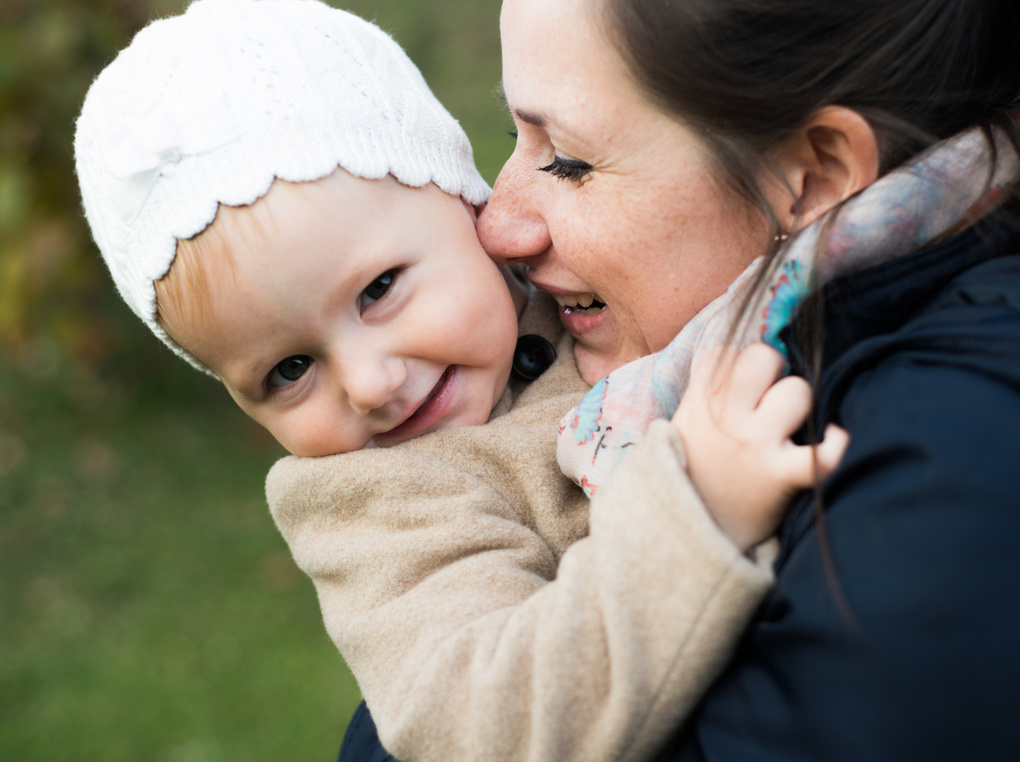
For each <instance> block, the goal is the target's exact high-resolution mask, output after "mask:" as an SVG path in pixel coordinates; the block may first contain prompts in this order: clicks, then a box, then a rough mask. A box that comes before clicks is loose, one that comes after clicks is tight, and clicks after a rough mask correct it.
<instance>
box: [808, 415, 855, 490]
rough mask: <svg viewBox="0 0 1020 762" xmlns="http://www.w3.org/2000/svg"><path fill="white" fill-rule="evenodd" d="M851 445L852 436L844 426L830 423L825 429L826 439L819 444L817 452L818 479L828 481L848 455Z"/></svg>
mask: <svg viewBox="0 0 1020 762" xmlns="http://www.w3.org/2000/svg"><path fill="white" fill-rule="evenodd" d="M849 444H850V434H849V433H847V430H846V429H844V428H843V427H842V426H837V425H836V424H834V423H830V424H829V425H828V426H826V427H825V438H824V439H822V441H821V442H820V443H819V444H818V447H817V448H816V452H817V455H818V478H819V479H820V480H821V479H826V478H828V476H829V474H831V473H832V472H833V471H835V470H836V467H837V466H839V464H840V461H842V460H843V455H844V454H845V453H846V448H847V445H849Z"/></svg>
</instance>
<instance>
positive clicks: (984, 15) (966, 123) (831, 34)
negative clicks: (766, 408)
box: [348, 0, 1020, 760]
mask: <svg viewBox="0 0 1020 762" xmlns="http://www.w3.org/2000/svg"><path fill="white" fill-rule="evenodd" d="M502 38H503V55H504V90H505V95H506V100H507V103H508V106H509V108H510V110H511V113H512V114H513V116H514V120H515V123H516V125H517V131H518V137H517V141H518V142H517V147H516V150H515V152H514V154H513V156H512V157H511V159H510V160H509V161H508V163H507V166H506V168H505V169H504V170H503V172H502V173H501V175H500V177H499V179H498V181H497V183H496V187H495V189H494V195H493V198H492V200H491V201H490V203H489V206H488V207H487V209H486V210H485V212H484V213H483V215H482V217H481V218H480V221H479V234H480V236H481V238H482V241H483V243H484V244H485V245H486V248H487V249H488V250H489V252H490V254H492V256H493V257H494V258H495V259H497V260H498V261H501V262H523V263H525V264H526V265H527V266H528V268H529V275H530V277H531V279H532V281H533V282H534V283H535V285H536V286H538V287H539V288H540V289H542V290H545V291H549V292H551V293H553V294H555V295H556V296H557V297H558V298H559V299H560V301H561V304H562V305H563V310H562V316H563V321H564V324H565V325H566V327H567V328H568V330H569V331H570V332H571V333H572V334H573V335H574V336H575V338H576V340H577V349H576V357H577V360H578V365H579V367H580V369H581V371H582V374H583V375H584V376H585V379H586V380H588V381H589V382H594V381H595V380H597V379H598V378H599V377H601V376H603V375H604V374H606V373H607V372H610V371H612V370H614V369H615V368H617V367H618V366H620V365H621V364H623V363H625V362H627V361H629V360H631V359H634V358H636V357H639V356H641V355H645V354H647V353H649V352H654V351H657V350H659V349H662V348H663V347H664V346H665V345H666V344H667V343H668V342H669V341H670V340H671V338H672V337H673V336H674V335H675V334H677V332H678V331H680V330H681V329H682V328H683V327H684V325H686V324H687V323H688V321H689V320H691V318H692V317H693V316H694V315H695V314H697V313H698V312H699V310H701V309H702V308H703V307H704V306H705V305H707V304H708V303H709V302H710V301H711V300H712V299H714V298H715V297H716V296H718V295H719V294H721V293H722V292H723V291H724V290H725V289H726V287H727V286H728V284H730V283H731V282H732V281H733V280H734V278H736V277H737V276H738V275H739V274H740V273H741V272H743V271H744V270H745V268H746V267H747V266H748V265H749V264H750V263H751V262H752V261H753V260H755V258H757V257H758V256H760V255H765V256H766V260H767V261H779V260H778V259H777V257H778V256H780V255H781V254H782V253H783V251H785V250H786V248H787V247H788V246H790V245H792V244H793V243H795V242H796V240H797V239H798V238H800V237H803V236H806V235H809V234H811V231H815V233H816V234H817V231H819V230H820V229H821V230H823V231H835V232H836V233H840V235H841V236H842V238H840V239H839V242H840V243H841V245H843V244H847V241H846V240H844V239H846V238H850V239H855V240H857V241H858V242H859V241H860V240H865V241H866V242H867V244H868V246H866V247H865V248H866V249H867V251H866V254H868V253H872V250H873V254H874V257H873V258H875V259H878V260H882V261H879V262H877V263H873V264H872V266H870V267H867V268H864V269H861V270H860V271H859V272H856V273H852V274H848V275H846V276H845V277H842V278H840V279H837V280H836V281H834V282H833V283H831V284H830V285H829V286H828V287H827V288H825V289H823V290H822V291H821V292H820V296H819V297H818V298H814V299H812V300H808V301H807V302H806V303H804V304H802V305H801V307H800V309H799V310H798V312H797V314H796V319H795V320H794V321H793V325H792V326H791V327H790V328H789V329H787V330H786V331H785V332H783V333H782V334H781V337H782V339H783V342H784V343H785V345H786V346H787V347H788V348H789V352H790V358H791V364H792V368H793V370H794V372H796V373H799V374H801V375H804V376H806V377H807V378H809V379H810V380H811V381H812V382H813V383H814V384H815V390H816V395H817V411H818V412H817V416H816V419H815V421H814V427H813V428H814V430H815V431H820V430H821V427H822V426H823V425H825V424H827V423H830V422H836V423H839V424H841V425H843V426H844V427H845V428H847V429H848V430H849V431H850V434H851V437H852V439H851V446H850V449H849V450H848V452H847V455H846V458H845V460H844V462H843V465H842V467H841V468H840V470H839V471H838V472H837V473H836V474H835V475H834V476H833V478H832V479H830V480H829V481H828V482H827V483H826V484H825V485H824V490H822V491H821V494H805V495H803V496H801V498H800V499H799V500H797V501H796V502H795V503H794V505H793V506H792V508H791V511H790V513H789V516H788V518H787V520H786V522H785V523H784V526H783V528H782V531H781V533H780V539H781V541H782V552H781V555H780V558H779V559H778V561H777V566H776V573H777V584H776V589H775V591H774V593H773V594H772V595H771V596H770V598H769V599H768V600H767V602H766V604H765V605H764V606H763V607H762V608H761V609H760V610H759V612H758V614H757V616H756V618H755V621H754V622H753V623H752V625H751V627H750V629H749V631H748V633H747V635H746V637H745V639H744V640H743V642H742V643H741V645H740V647H739V649H738V651H737V653H736V654H735V655H734V657H733V659H732V661H731V663H730V665H729V667H728V669H727V670H726V672H725V673H724V674H723V676H722V677H721V678H720V679H719V680H718V681H717V682H716V684H715V685H714V686H713V687H712V689H711V690H710V691H709V693H708V695H707V696H706V697H705V698H704V700H703V701H702V703H701V705H700V708H699V710H698V711H697V712H696V714H695V715H694V716H693V718H692V719H691V720H690V721H689V722H688V723H687V724H686V725H685V727H684V729H683V730H682V731H680V732H678V734H677V735H676V737H675V738H674V739H673V741H672V743H671V744H670V747H669V748H668V749H667V750H665V752H664V758H666V759H709V760H746V759H777V760H779V759H781V760H790V759H825V760H830V759H855V760H856V759H861V758H865V759H875V758H878V759H947V760H948V759H954V760H955V759H959V758H979V759H1006V758H1016V757H1017V756H1018V755H1020V734H1018V731H1016V730H1013V729H1012V728H1013V723H1012V717H1011V716H1010V715H1011V714H1012V713H1011V712H1010V709H1011V707H1012V701H1011V699H1012V694H1013V690H1014V689H1015V686H1016V685H1017V684H1020V659H1018V656H1017V655H1016V649H1015V647H1014V645H1013V644H1014V643H1015V642H1017V640H1018V637H1020V606H1017V603H1018V601H1017V594H1016V593H1015V592H1013V590H1012V580H1014V579H1017V578H1018V576H1020V555H1018V554H1017V553H1016V549H1015V541H1014V539H1013V538H1014V537H1016V536H1017V534H1018V530H1020V514H1018V512H1017V511H1016V510H1015V506H1016V504H1017V500H1016V497H1015V493H1014V490H1013V488H1012V480H1011V479H1010V478H1009V477H1010V476H1011V475H1012V474H1013V473H1015V472H1017V471H1018V470H1020V448H1017V447H1016V446H1015V444H1013V441H1012V436H1013V431H1014V430H1016V429H1017V428H1018V427H1020V315H1018V314H1017V312H1018V308H1020V257H1018V256H1016V254H1017V252H1020V237H1018V236H1017V234H1016V230H1017V223H1018V213H1017V206H1016V176H1015V170H1014V169H1011V167H1013V166H1015V165H1012V164H1010V163H1009V162H1010V160H1011V159H1012V157H1014V156H1015V154H1016V145H1017V144H1018V141H1017V135H1018V132H1017V128H1016V126H1015V125H1014V124H1013V122H1012V121H1010V119H1009V118H1008V116H1007V115H1008V113H1009V111H1010V109H1015V108H1016V106H1017V96H1018V95H1020V9H1017V8H1016V6H1015V4H1012V3H1010V2H1008V0H1004V1H1000V2H987V1H978V0H973V1H970V2H964V1H962V0H945V1H936V0H926V1H921V0H899V1H898V2H895V3H893V2H877V1H876V0H848V1H847V2H842V3H819V2H805V1H804V0H771V1H770V0H757V1H755V2H752V1H751V0H701V1H700V2H697V1H695V0H686V1H682V0H673V1H672V2H663V0H602V2H596V3H591V2H584V0H504V4H503V18H502ZM991 123H995V124H998V125H1000V126H999V128H998V132H997V133H996V134H997V135H998V142H997V143H996V146H997V148H998V151H997V154H996V152H992V156H991V157H990V159H989V163H990V165H991V166H993V167H1000V168H1005V170H1004V171H1005V172H1006V174H1007V175H1008V177H1007V181H1006V182H1005V183H1003V184H1001V187H998V188H997V190H998V191H999V193H998V196H997V197H996V196H995V194H991V195H990V194H985V193H975V194H973V197H972V198H968V199H967V203H966V204H965V208H966V210H967V211H968V214H967V215H966V216H961V215H950V217H951V219H941V220H938V222H937V224H936V225H935V229H937V230H938V234H937V235H935V236H923V237H921V238H919V239H917V240H914V239H907V238H906V236H905V234H904V232H903V231H904V230H907V229H909V230H912V231H913V230H929V229H931V226H929V225H927V224H924V225H922V224H918V225H915V224H914V223H915V222H916V221H917V220H916V219H915V218H924V220H925V221H927V220H928V218H929V217H940V215H941V213H942V211H943V210H944V208H949V207H950V206H951V205H949V204H945V203H944V202H945V199H944V198H943V195H942V192H941V191H942V190H955V188H956V186H957V185H958V186H959V187H964V186H967V187H968V188H970V187H971V184H968V182H967V181H969V180H971V179H972V178H971V177H956V178H954V179H955V180H956V181H957V182H953V183H948V184H943V185H945V186H947V187H944V188H943V187H936V188H935V189H934V190H933V191H932V195H931V197H930V198H929V197H924V198H923V199H921V203H915V202H917V201H918V199H917V198H915V197H914V196H910V197H897V196H896V195H895V191H896V189H897V188H899V187H901V186H898V185H896V184H894V185H893V186H892V190H893V191H894V192H893V194H892V196H891V197H890V195H889V194H888V190H887V186H881V187H882V189H883V193H884V194H885V195H881V194H880V195H879V196H878V198H879V199H880V200H883V201H889V202H891V204H892V205H893V207H894V208H895V209H897V210H899V209H902V210H903V214H902V215H901V217H902V218H903V221H904V224H903V225H898V226H896V227H894V228H889V227H888V226H886V225H871V226H868V225H867V219H866V217H867V215H866V214H865V215H864V216H865V220H864V223H865V224H864V225H863V228H862V227H860V226H858V227H857V228H854V227H853V226H851V229H850V230H849V231H848V230H847V229H845V227H840V225H839V219H840V218H839V215H834V213H835V212H837V211H838V212H839V213H840V214H845V215H846V217H847V219H852V220H854V221H857V222H859V221H860V219H861V214H862V212H861V209H862V208H864V210H865V212H866V211H867V210H868V206H867V204H857V205H856V206H855V205H854V201H855V200H857V197H858V196H859V197H860V200H861V201H866V200H868V199H873V198H875V194H874V193H870V194H869V191H873V190H874V189H878V188H879V187H880V185H881V184H880V183H877V182H876V181H878V180H879V178H885V177H886V176H888V177H893V174H890V173H892V172H893V170H895V168H896V167H898V166H899V165H901V164H903V163H904V162H905V161H908V160H911V159H913V158H915V157H917V156H918V154H920V153H921V152H922V151H923V150H925V149H927V148H929V147H931V146H938V147H939V148H940V149H943V150H944V151H946V152H948V154H949V155H950V156H952V154H953V152H954V151H955V150H956V149H955V148H954V146H953V145H952V144H944V143H943V141H946V140H947V139H949V138H951V137H952V136H954V135H956V134H957V133H960V132H961V131H964V130H966V129H967V128H969V127H971V126H973V125H983V124H991ZM1007 138H1008V139H1007ZM1010 141H1012V143H1011V142H1010ZM943 155H946V154H945V153H940V154H938V156H943ZM907 174H909V173H907ZM979 177H980V179H982V180H983V179H984V177H985V175H984V174H980V176H979ZM996 185H997V186H998V185H999V184H998V183H996ZM948 186H952V187H948ZM978 186H980V187H983V186H984V183H983V182H979V183H978ZM941 216H944V215H941ZM875 219H879V217H877V216H876V218H875ZM812 223H817V224H816V225H815V226H812ZM906 223H909V224H906ZM802 231H803V232H802ZM932 239H935V240H932ZM819 240H820V241H821V243H819V245H818V250H817V256H818V259H819V261H820V262H821V263H823V264H824V263H825V262H827V261H829V260H830V259H831V256H832V252H831V251H830V250H829V249H830V248H831V247H832V242H833V240H834V239H833V238H832V237H831V236H829V235H828V233H826V234H825V235H820V236H819ZM853 243H854V241H853V240H851V241H850V244H847V246H849V248H848V249H847V250H850V251H853V250H854V249H853V246H852V244H853ZM872 244H874V245H873V246H872ZM844 248H846V247H844ZM858 248H860V247H859V246H858ZM840 251H843V249H840ZM867 258H868V257H867V256H864V257H863V259H864V260H867ZM772 269H773V268H770V267H769V266H768V264H766V266H764V267H762V268H760V272H761V273H762V276H761V278H760V282H759V286H758V287H759V290H761V289H767V288H768V287H769V286H770V285H771V282H770V276H771V273H772ZM819 273H820V275H819V277H822V276H823V275H824V268H819ZM752 303H753V300H752ZM823 510H824V518H823V514H822V512H823ZM362 719H364V718H362ZM364 727H365V726H364V725H355V726H354V728H355V733H354V735H355V736H356V738H354V739H352V740H354V741H357V740H358V738H361V739H362V740H363V739H364V736H363V735H359V733H358V732H357V731H358V730H359V729H361V730H363V729H364ZM678 731H679V729H678ZM354 748H355V747H354V746H353V745H352V746H349V747H348V749H349V750H353V749H354ZM350 758H351V759H354V758H357V757H355V756H353V755H352V756H351V757H350Z"/></svg>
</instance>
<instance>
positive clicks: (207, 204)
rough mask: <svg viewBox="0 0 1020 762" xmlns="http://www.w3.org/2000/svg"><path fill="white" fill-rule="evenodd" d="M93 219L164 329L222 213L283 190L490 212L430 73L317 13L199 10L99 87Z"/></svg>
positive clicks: (346, 21) (365, 28)
mask: <svg viewBox="0 0 1020 762" xmlns="http://www.w3.org/2000/svg"><path fill="white" fill-rule="evenodd" d="M75 160H76V163H77V173H78V182H79V183H80V185H81V193H82V199H83V201H84V207H85V215H86V217H87V218H88V222H89V225H90V226H91V228H92V234H93V236H94V237H95V240H96V243H97V245H98V246H99V249H100V251H101V252H102V254H103V258H104V259H105V261H106V264H107V266H108V267H109V269H110V273H111V274H112V276H113V280H114V282H115V283H116V285H117V289H118V290H119V291H120V293H121V296H123V297H124V300H125V301H126V302H127V303H128V305H129V306H130V307H131V309H132V310H133V311H134V312H135V314H137V315H138V316H139V317H140V318H141V319H142V320H143V321H144V322H145V324H146V325H148V326H149V328H151V329H152V331H153V332H154V333H155V334H156V335H157V336H158V337H159V338H160V339H162V340H163V341H164V342H165V343H166V344H167V345H169V346H170V347H171V348H172V349H173V350H174V351H175V352H176V353H177V354H179V355H180V356H181V357H183V358H184V359H186V360H188V362H190V363H191V364H192V365H194V366H196V367H198V368H200V369H202V370H208V369H206V368H205V367H204V366H203V365H202V364H201V363H199V362H198V361H197V360H196V359H195V358H194V357H192V356H191V355H189V354H188V353H187V352H185V351H184V350H182V349H181V348H180V347H179V346H177V345H176V344H175V343H174V342H173V340H172V339H171V338H170V337H169V336H168V335H167V334H166V333H165V332H164V331H163V330H162V329H161V328H160V327H159V326H158V325H157V324H156V320H155V317H156V292H155V288H154V286H153V283H154V281H157V280H159V279H160V278H162V277H163V276H164V275H166V273H167V272H168V271H169V269H170V266H171V264H172V263H173V259H174V255H175V253H176V248H177V240H178V239H185V238H191V237H192V236H195V235H197V234H198V233H200V232H201V231H202V230H204V229H205V228H206V227H207V226H208V225H209V224H210V223H211V222H212V221H213V219H214V218H215V216H216V211H217V209H218V206H219V204H228V205H231V206H241V205H244V204H250V203H252V202H254V201H256V200H257V199H258V198H260V197H261V196H263V195H264V194H265V193H266V192H267V191H268V190H269V186H270V185H271V184H272V182H273V180H274V179H275V178H279V179H281V180H289V181H292V182H302V181H310V180H318V179H319V178H322V177H325V176H327V175H329V174H330V173H332V172H333V171H334V170H335V169H336V168H337V167H338V166H339V167H343V168H344V169H345V170H347V171H348V172H350V173H351V174H353V175H357V176H358V177H364V178H370V179H378V178H382V177H385V176H386V175H387V174H390V175H393V176H394V177H395V178H396V179H397V180H399V181H400V182H401V183H404V184H405V185H409V186H413V187H419V186H423V185H427V184H428V183H430V182H434V183H435V184H436V185H438V186H439V187H440V188H442V189H443V190H444V191H446V192H447V193H450V194H452V195H457V196H461V197H463V198H464V199H465V200H466V201H468V202H470V203H473V204H478V203H481V202H483V201H485V200H486V199H487V198H488V195H489V187H488V185H486V183H485V181H484V180H483V179H482V177H481V175H479V174H478V171H477V170H476V169H475V166H474V163H473V161H472V156H471V146H470V144H469V142H468V139H467V136H466V135H465V134H464V131H463V130H462V129H461V127H460V125H459V124H457V122H456V120H454V119H453V117H452V116H450V114H449V113H448V112H447V111H446V109H445V108H443V106H442V104H440V103H439V101H438V100H436V98H435V96H434V95H433V94H432V92H431V91H430V90H429V88H428V86H427V85H426V84H425V80H424V79H423V78H422V76H421V73H420V72H419V71H418V69H417V68H416V67H415V66H414V64H413V63H411V61H410V59H409V58H408V57H407V56H406V55H405V53H404V51H403V50H401V48H400V46H398V45H397V44H396V43H395V42H394V41H393V40H392V39H391V38H390V37H389V36H388V35H386V34H385V33H384V32H382V31H381V30H380V29H379V28H378V27H376V26H374V25H372V24H370V23H369V22H367V21H365V20H363V19H360V18H358V17H357V16H354V15H352V14H350V13H347V12H345V11H341V10H336V9H334V8H330V7H329V6H327V5H325V4H323V3H321V2H318V0H196V2H193V3H192V4H191V5H190V6H189V7H188V9H187V11H186V12H185V13H184V14H183V15H181V16H175V17H172V18H168V19H162V20H160V21H155V22H153V23H152V24H150V25H149V26H147V27H146V28H145V29H143V30H142V31H141V32H139V33H138V35H137V36H136V37H135V38H134V40H133V41H132V42H131V44H130V45H129V46H128V47H127V48H126V49H125V50H123V51H122V52H121V53H120V54H119V55H118V56H117V58H116V59H115V60H114V61H113V62H112V63H111V64H110V65H109V66H108V67H107V68H106V69H105V70H104V71H103V72H102V73H101V74H100V75H99V76H98V77H97V79H96V81H95V82H94V83H93V84H92V87H91V88H90V89H89V92H88V95H87V96H86V98H85V104H84V106H83V107H82V112H81V116H80V117H79V118H78V125H77V133H76V135H75Z"/></svg>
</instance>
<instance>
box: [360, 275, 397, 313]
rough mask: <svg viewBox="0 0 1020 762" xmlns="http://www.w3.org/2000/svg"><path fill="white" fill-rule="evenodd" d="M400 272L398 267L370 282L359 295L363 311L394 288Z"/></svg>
mask: <svg viewBox="0 0 1020 762" xmlns="http://www.w3.org/2000/svg"><path fill="white" fill-rule="evenodd" d="M398 272H399V271H398V270H396V269H393V270H387V271H386V272H384V273H383V274H382V275H380V276H379V277H378V278H376V279H375V280H374V281H372V282H371V283H369V284H368V287H367V288H366V289H365V290H364V291H362V292H361V294H359V295H358V307H359V309H360V310H361V311H362V312H364V311H365V310H366V309H368V308H369V307H370V306H371V305H373V304H375V303H376V302H377V301H379V300H380V299H382V298H383V297H384V296H386V294H388V293H389V292H390V289H391V288H393V283H394V282H395V281H396V279H397V274H398Z"/></svg>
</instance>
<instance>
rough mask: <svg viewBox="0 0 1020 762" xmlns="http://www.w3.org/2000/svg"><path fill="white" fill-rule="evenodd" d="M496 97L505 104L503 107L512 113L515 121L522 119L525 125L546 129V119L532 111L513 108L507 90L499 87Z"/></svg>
mask: <svg viewBox="0 0 1020 762" xmlns="http://www.w3.org/2000/svg"><path fill="white" fill-rule="evenodd" d="M496 96H497V97H498V98H499V99H500V101H502V102H503V105H504V106H505V107H506V110H507V111H509V112H510V115H511V116H512V117H513V118H514V119H520V120H521V121H522V122H524V123H525V124H530V125H532V126H534V127H538V128H542V127H545V118H544V117H542V116H539V115H538V114H535V113H533V112H531V111H524V110H522V109H519V108H514V107H513V106H511V105H510V103H509V102H508V101H507V99H506V90H504V89H503V86H502V85H500V86H499V89H498V91H497V92H496Z"/></svg>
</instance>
